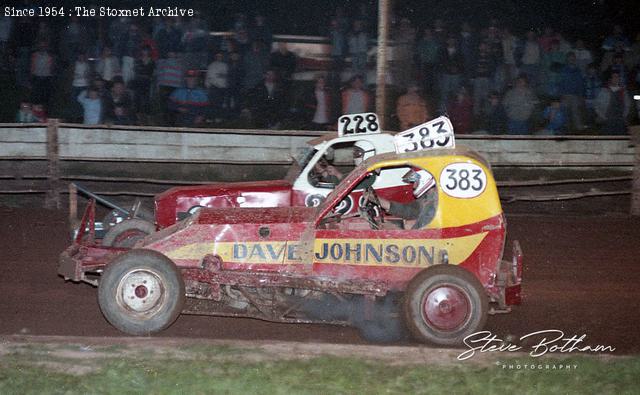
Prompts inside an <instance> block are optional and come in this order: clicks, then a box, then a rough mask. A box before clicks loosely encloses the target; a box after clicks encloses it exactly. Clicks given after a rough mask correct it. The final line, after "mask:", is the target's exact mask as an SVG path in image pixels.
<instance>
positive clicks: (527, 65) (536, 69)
mask: <svg viewBox="0 0 640 395" xmlns="http://www.w3.org/2000/svg"><path fill="white" fill-rule="evenodd" d="M516 58H517V57H516ZM541 59H542V52H541V49H540V45H539V44H538V41H537V40H536V34H535V32H533V31H528V32H527V39H526V41H525V42H524V45H523V46H522V55H521V56H520V68H521V70H522V73H524V74H525V75H526V76H527V79H528V80H529V81H531V86H532V87H533V88H534V89H535V88H536V86H537V84H538V80H539V76H538V75H539V73H540V62H541Z"/></svg>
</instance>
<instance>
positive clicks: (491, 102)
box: [482, 91, 507, 134]
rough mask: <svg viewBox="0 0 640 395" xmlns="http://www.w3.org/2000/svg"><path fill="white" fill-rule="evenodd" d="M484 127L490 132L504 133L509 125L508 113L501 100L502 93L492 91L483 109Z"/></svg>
mask: <svg viewBox="0 0 640 395" xmlns="http://www.w3.org/2000/svg"><path fill="white" fill-rule="evenodd" d="M482 114H483V121H484V122H483V129H484V130H485V131H487V132H489V133H490V134H504V132H505V129H506V125H507V114H506V113H505V111H504V107H503V106H502V103H501V102H500V94H499V93H498V92H495V91H494V92H491V94H490V95H489V98H488V100H487V102H486V103H485V105H484V108H483V111H482Z"/></svg>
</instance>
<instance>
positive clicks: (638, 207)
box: [629, 126, 640, 216]
mask: <svg viewBox="0 0 640 395" xmlns="http://www.w3.org/2000/svg"><path fill="white" fill-rule="evenodd" d="M629 131H630V132H631V142H632V143H633V145H634V156H633V158H634V160H633V181H632V186H631V215H638V216H640V126H632V127H630V128H629Z"/></svg>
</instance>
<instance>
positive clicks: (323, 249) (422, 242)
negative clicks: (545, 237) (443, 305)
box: [165, 232, 487, 267]
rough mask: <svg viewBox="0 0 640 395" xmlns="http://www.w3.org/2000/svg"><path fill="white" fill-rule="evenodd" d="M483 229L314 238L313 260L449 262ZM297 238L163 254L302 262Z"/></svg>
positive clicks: (465, 253) (462, 255)
mask: <svg viewBox="0 0 640 395" xmlns="http://www.w3.org/2000/svg"><path fill="white" fill-rule="evenodd" d="M486 235H487V232H484V233H479V234H473V235H469V236H464V237H455V238H449V239H384V240H383V239H317V240H315V243H314V262H318V263H327V264H336V265H365V266H395V267H422V266H429V265H432V264H439V263H443V262H442V258H443V257H444V256H447V257H448V262H449V263H450V264H453V265H457V264H460V263H461V262H463V261H464V260H465V259H467V258H468V257H469V256H470V255H471V254H472V253H473V251H475V250H476V248H478V245H480V243H481V242H482V240H483V239H484V238H485V237H486ZM298 249H299V245H298V243H297V242H289V243H287V242H284V241H275V242H264V241H263V242H247V243H235V242H218V243H216V242H205V243H193V244H189V245H185V246H182V247H180V248H177V249H175V250H171V251H165V254H166V255H167V256H168V257H169V258H171V259H176V260H200V259H202V258H203V257H204V256H205V255H207V254H213V255H219V256H220V257H221V258H222V260H223V261H224V262H234V263H243V264H302V263H304V262H302V260H301V259H300V251H299V250H298Z"/></svg>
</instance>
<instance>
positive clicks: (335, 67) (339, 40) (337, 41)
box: [329, 18, 347, 85]
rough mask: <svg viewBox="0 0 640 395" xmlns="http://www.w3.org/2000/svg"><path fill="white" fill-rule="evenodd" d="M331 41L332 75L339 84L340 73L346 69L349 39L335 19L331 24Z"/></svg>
mask: <svg viewBox="0 0 640 395" xmlns="http://www.w3.org/2000/svg"><path fill="white" fill-rule="evenodd" d="M329 41H330V42H331V73H332V74H333V77H332V78H331V79H332V80H335V81H336V82H338V83H339V79H340V73H341V72H342V68H343V67H344V57H345V54H346V48H347V38H346V37H345V32H344V30H342V29H341V28H340V24H339V23H338V20H337V19H335V18H332V19H331V22H330V23H329ZM336 85H338V84H336Z"/></svg>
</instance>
